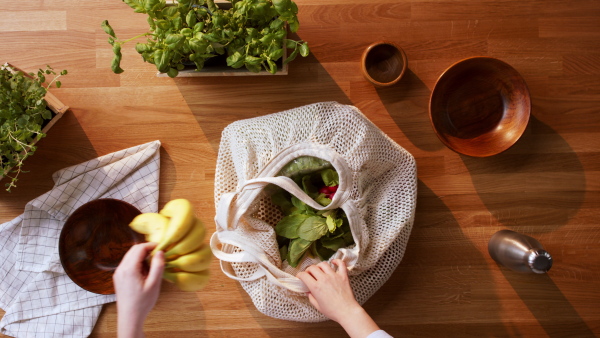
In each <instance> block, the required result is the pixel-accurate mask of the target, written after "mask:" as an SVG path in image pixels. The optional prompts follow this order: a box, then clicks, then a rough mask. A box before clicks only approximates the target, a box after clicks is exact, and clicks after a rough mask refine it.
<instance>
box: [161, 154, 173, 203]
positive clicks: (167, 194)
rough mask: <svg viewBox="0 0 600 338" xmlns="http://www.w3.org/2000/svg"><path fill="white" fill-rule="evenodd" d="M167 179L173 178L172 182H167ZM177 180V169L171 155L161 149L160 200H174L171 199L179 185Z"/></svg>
mask: <svg viewBox="0 0 600 338" xmlns="http://www.w3.org/2000/svg"><path fill="white" fill-rule="evenodd" d="M167 173H168V174H167ZM167 177H171V178H172V180H171V181H169V180H167V179H166V178H167ZM176 178H177V168H176V167H175V163H174V162H173V159H172V158H171V155H169V153H168V152H167V150H166V149H165V148H164V147H160V182H159V189H158V190H159V191H160V200H163V201H170V200H172V199H173V198H172V197H171V192H173V188H174V187H175V184H176V183H177V182H176ZM159 207H160V206H159Z"/></svg>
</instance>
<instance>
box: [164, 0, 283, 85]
mask: <svg viewBox="0 0 600 338" xmlns="http://www.w3.org/2000/svg"><path fill="white" fill-rule="evenodd" d="M175 3H176V0H167V5H174V4H175ZM215 5H217V6H218V7H220V8H222V9H227V8H231V3H230V2H227V1H221V0H215ZM286 26H287V24H286ZM286 38H287V35H286V36H285V37H284V38H283V39H284V42H283V56H282V57H281V59H279V61H278V62H277V63H278V65H277V72H276V73H275V74H271V73H269V72H268V71H266V70H264V69H262V68H261V70H260V72H258V73H253V72H251V71H249V70H248V69H246V67H241V68H238V69H235V68H232V67H229V66H227V65H226V64H225V65H223V66H208V67H207V66H204V67H203V68H202V69H201V70H200V71H196V66H195V65H194V66H186V68H184V69H183V70H180V71H179V74H177V76H176V77H208V76H260V75H273V76H274V75H287V74H288V65H289V63H288V64H285V65H284V64H283V60H285V59H286V58H287V56H288V55H287V48H286V46H285V39H286ZM156 76H158V77H168V75H167V73H161V72H157V73H156Z"/></svg>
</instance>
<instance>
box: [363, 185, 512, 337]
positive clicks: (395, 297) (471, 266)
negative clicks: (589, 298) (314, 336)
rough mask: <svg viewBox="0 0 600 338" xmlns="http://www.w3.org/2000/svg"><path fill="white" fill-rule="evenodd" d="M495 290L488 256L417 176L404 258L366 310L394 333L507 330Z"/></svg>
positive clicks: (499, 333)
mask: <svg viewBox="0 0 600 338" xmlns="http://www.w3.org/2000/svg"><path fill="white" fill-rule="evenodd" d="M495 290H496V284H495V282H494V278H493V276H492V274H491V272H490V270H489V268H488V263H487V260H486V257H484V255H483V254H482V253H481V251H480V250H479V249H478V248H477V247H476V245H475V243H473V242H472V241H471V239H469V238H468V237H467V236H466V235H465V234H464V233H463V229H461V227H460V225H459V224H458V222H457V220H456V219H455V218H454V216H453V215H452V211H451V210H450V209H449V208H448V207H447V206H446V205H445V204H444V202H443V201H442V199H441V198H440V197H439V196H437V195H436V194H435V193H434V192H433V191H432V190H431V189H430V188H429V187H427V186H426V185H425V184H424V183H423V182H422V181H419V182H418V194H417V211H416V218H415V224H414V226H413V230H412V233H411V236H410V239H409V241H408V246H407V249H406V252H405V255H404V258H403V260H402V262H401V263H400V265H399V266H398V267H397V268H396V270H395V272H394V273H393V274H392V276H391V277H390V279H389V280H388V281H387V282H386V283H385V284H384V285H383V286H382V287H381V288H380V289H379V290H378V291H377V293H375V295H373V297H371V299H369V300H368V301H367V302H366V304H365V309H366V310H367V312H368V313H370V314H371V315H372V317H373V318H374V320H375V321H376V322H379V323H380V326H381V328H382V329H384V330H386V331H387V332H388V333H390V334H391V335H392V336H395V337H406V336H424V337H440V336H443V337H464V336H475V337H485V336H490V335H493V336H498V337H501V336H507V335H508V332H507V331H506V328H505V327H504V325H503V323H502V318H501V313H502V306H501V304H500V302H499V301H498V297H497V294H496V292H495ZM389 323H395V324H389ZM386 324H387V325H386Z"/></svg>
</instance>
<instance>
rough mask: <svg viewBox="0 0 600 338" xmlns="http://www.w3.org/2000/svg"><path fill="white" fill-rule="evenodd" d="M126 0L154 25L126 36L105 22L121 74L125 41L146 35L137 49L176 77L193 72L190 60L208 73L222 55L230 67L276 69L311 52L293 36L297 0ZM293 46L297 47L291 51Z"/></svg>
mask: <svg viewBox="0 0 600 338" xmlns="http://www.w3.org/2000/svg"><path fill="white" fill-rule="evenodd" d="M123 1H124V2H125V3H126V4H127V5H129V6H130V7H131V8H133V9H134V10H135V12H136V13H145V14H147V15H148V18H147V21H148V24H149V25H150V29H149V31H148V32H146V33H143V34H141V35H138V36H136V37H133V38H131V39H127V40H121V39H118V38H117V36H116V35H115V32H114V30H113V28H112V27H111V26H110V24H109V23H108V21H107V20H105V21H104V22H103V23H102V28H103V30H104V31H105V32H106V33H107V34H108V35H110V37H109V38H108V42H109V43H110V44H111V45H112V46H113V52H114V54H115V56H114V59H113V61H112V70H113V72H115V73H117V74H119V73H122V72H123V69H121V66H120V63H121V57H122V54H121V48H122V45H123V44H125V43H127V42H129V41H131V40H133V39H136V38H140V37H146V39H147V41H146V42H145V43H137V44H136V46H135V49H136V51H137V52H138V53H139V54H141V55H142V58H143V59H144V61H145V62H149V63H152V64H154V65H156V68H157V69H158V71H159V72H160V73H166V74H167V75H168V76H170V77H176V76H178V75H179V74H180V72H182V71H183V72H187V73H188V74H189V73H190V71H188V70H186V65H189V66H188V68H191V69H192V73H196V74H198V75H199V76H202V74H200V73H202V72H200V70H202V69H203V68H205V66H206V68H208V67H209V64H210V63H211V62H213V61H214V59H219V58H223V59H224V60H223V63H225V64H226V66H227V67H230V68H229V69H232V68H233V69H240V68H245V69H247V71H246V73H249V72H252V73H254V74H260V73H267V72H268V73H271V74H276V73H277V72H278V71H280V70H281V69H282V67H283V66H284V65H287V63H289V62H290V61H292V60H294V58H296V56H297V55H298V54H300V55H302V56H307V55H308V54H309V48H308V44H307V43H306V42H304V41H301V40H300V41H296V40H292V39H287V29H288V27H289V29H290V30H291V31H292V32H296V31H297V30H298V28H299V25H300V24H299V22H298V17H297V13H298V7H297V6H296V4H295V3H294V2H293V1H292V0H228V2H225V3H217V4H215V2H214V0H178V1H177V2H176V3H173V4H171V5H168V4H167V3H166V0H123ZM287 49H290V50H291V52H290V53H289V56H288V53H287V52H288V50H287ZM278 64H279V65H278ZM212 75H215V74H212ZM220 75H230V74H220ZM231 75H234V74H231ZM187 76H190V75H187Z"/></svg>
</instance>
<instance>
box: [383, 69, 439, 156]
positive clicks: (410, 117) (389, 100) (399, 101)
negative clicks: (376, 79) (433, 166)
mask: <svg viewBox="0 0 600 338" xmlns="http://www.w3.org/2000/svg"><path fill="white" fill-rule="evenodd" d="M377 94H378V95H379V98H380V99H381V102H382V103H383V105H384V106H385V108H386V110H387V111H388V114H390V116H391V117H392V119H394V122H395V123H396V125H397V126H398V128H400V130H402V132H403V133H404V134H405V135H406V137H407V138H408V139H409V140H410V142H412V143H413V144H414V145H415V146H416V147H418V148H419V149H421V150H425V151H428V152H432V151H436V150H440V149H442V148H443V147H444V145H443V144H442V142H440V140H439V139H438V137H437V136H436V135H435V133H434V132H433V129H432V128H431V122H430V121H429V96H430V94H431V91H430V90H429V88H427V86H426V85H425V83H423V81H421V79H419V77H417V75H416V74H415V73H413V72H412V71H411V70H410V69H407V70H406V73H405V74H404V77H403V78H402V79H401V80H400V81H399V82H398V83H397V84H396V85H394V86H391V87H385V88H377Z"/></svg>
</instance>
